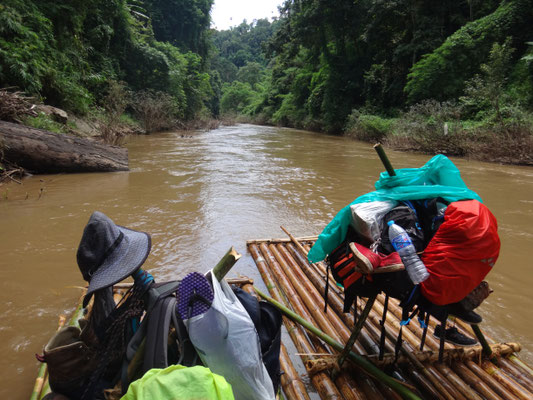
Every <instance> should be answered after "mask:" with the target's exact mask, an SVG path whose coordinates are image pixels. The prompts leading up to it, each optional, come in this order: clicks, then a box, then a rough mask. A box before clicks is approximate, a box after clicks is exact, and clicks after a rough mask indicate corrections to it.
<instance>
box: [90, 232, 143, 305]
mask: <svg viewBox="0 0 533 400" xmlns="http://www.w3.org/2000/svg"><path fill="white" fill-rule="evenodd" d="M117 227H118V229H119V230H120V231H121V232H122V233H123V234H124V238H123V239H122V241H121V242H120V244H119V245H118V246H117V247H116V248H115V250H113V252H112V253H111V254H110V255H109V256H108V257H107V258H106V259H105V261H104V262H103V263H102V265H101V266H100V267H99V268H98V269H97V270H96V272H95V273H94V275H93V276H92V277H91V280H90V282H89V287H88V288H87V294H86V295H85V298H84V299H83V307H86V306H87V304H88V303H89V300H90V299H91V296H92V294H93V293H94V292H95V291H97V290H100V289H103V288H106V287H109V286H111V285H114V284H115V283H118V282H120V281H122V280H124V279H126V278H127V277H128V276H130V275H132V274H133V273H134V272H135V271H137V270H138V269H139V268H140V267H141V265H143V264H144V262H145V261H146V258H148V254H150V249H151V247H152V241H151V239H150V235H149V234H148V233H146V232H139V231H134V230H131V229H128V228H125V227H123V226H119V225H117Z"/></svg>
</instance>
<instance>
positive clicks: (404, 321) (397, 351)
mask: <svg viewBox="0 0 533 400" xmlns="http://www.w3.org/2000/svg"><path fill="white" fill-rule="evenodd" d="M409 311H410V309H409V308H408V307H404V308H403V310H402V320H401V321H400V332H398V339H396V346H394V364H396V362H397V361H398V356H399V355H400V350H401V348H402V343H403V340H402V330H403V327H404V325H409V321H411V318H413V317H414V316H415V315H416V314H417V313H418V307H417V308H415V309H414V310H413V312H412V313H411V314H409Z"/></svg>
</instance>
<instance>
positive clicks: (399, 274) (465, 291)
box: [308, 155, 500, 357]
mask: <svg viewBox="0 0 533 400" xmlns="http://www.w3.org/2000/svg"><path fill="white" fill-rule="evenodd" d="M395 172H396V175H395V176H389V175H388V173H383V174H382V175H381V177H380V180H379V181H377V182H376V191H374V192H371V193H367V194H365V195H363V196H361V197H359V198H357V199H356V200H355V201H354V202H352V203H351V204H350V205H348V206H346V207H345V208H344V209H342V210H341V211H340V212H339V213H338V214H337V216H336V217H335V218H334V219H333V220H332V221H331V222H330V224H329V225H328V226H327V227H326V228H325V229H324V231H323V232H322V234H321V235H320V236H319V238H318V240H317V242H316V243H315V245H314V246H313V248H312V249H311V251H310V252H309V255H308V258H309V261H310V262H318V261H321V260H323V259H324V258H326V256H327V258H326V260H327V265H328V267H329V268H331V271H332V274H333V277H334V278H335V280H336V281H337V283H338V284H340V285H341V286H343V287H344V293H345V303H344V312H348V311H349V310H350V309H351V307H352V305H353V303H354V301H357V297H358V296H362V297H371V296H374V295H376V294H378V293H380V292H383V293H384V294H385V305H386V304H388V298H389V297H393V298H396V299H399V300H400V306H401V307H402V309H403V316H402V323H401V326H404V325H406V324H408V323H409V321H410V320H411V318H414V317H415V316H416V315H418V319H419V321H420V324H421V326H422V327H423V328H424V329H425V330H427V327H428V321H429V316H430V315H432V316H434V317H435V318H437V319H438V320H439V321H440V322H441V325H440V326H437V328H436V329H435V332H434V334H435V336H437V337H439V338H441V357H442V348H443V347H444V340H448V341H450V342H452V343H454V344H456V345H471V344H475V343H476V340H475V339H472V338H469V337H467V336H465V335H462V334H460V333H459V331H458V330H457V329H456V328H455V327H451V328H448V329H446V328H445V326H446V320H447V319H448V317H449V316H455V317H457V318H460V319H462V320H464V321H466V322H467V323H469V324H478V323H480V322H481V321H482V318H481V316H480V315H479V314H477V313H475V312H474V309H475V308H476V307H478V306H479V305H480V304H481V302H482V301H483V300H484V299H485V298H486V297H487V296H488V295H489V293H490V292H491V290H490V288H489V286H488V284H487V282H485V281H483V279H484V278H485V276H486V275H487V273H488V272H489V271H490V270H491V269H492V267H493V265H494V263H495V262H496V260H497V258H498V255H499V250H500V240H499V237H498V233H497V222H496V218H495V217H494V216H493V215H492V213H491V212H490V211H489V209H488V208H487V207H486V206H485V205H483V204H482V202H481V198H480V197H479V196H478V195H477V194H476V193H475V192H473V191H471V190H469V189H468V188H467V187H466V185H465V184H464V182H463V181H462V179H461V177H460V173H459V170H458V169H457V168H456V167H455V165H453V163H452V162H451V161H450V160H449V159H448V158H446V157H445V156H442V155H438V156H435V157H433V158H432V159H431V160H430V161H429V162H428V163H427V164H426V165H424V166H423V167H421V168H405V169H400V170H396V171H395ZM393 226H399V228H397V229H399V231H401V232H404V231H405V233H406V234H407V237H404V239H403V241H400V242H399V245H398V244H395V243H391V238H392V237H393V236H394V234H393V233H392V232H389V231H390V230H391V229H392V227H393ZM395 229H396V228H395ZM405 242H407V243H405ZM410 244H412V246H413V247H414V250H413V251H412V254H409V260H407V257H408V256H407V254H406V252H405V251H404V247H406V246H407V245H410ZM398 246H399V247H398ZM414 259H416V260H417V261H416V263H418V264H417V268H422V273H421V278H419V279H415V278H414V275H413V274H414V273H413V270H410V267H411V266H412V264H413V262H414V261H413V260H414ZM403 264H405V267H406V268H403ZM380 269H381V270H380ZM382 271H387V272H386V273H380V272H382ZM418 272H420V271H418ZM419 275H420V274H419ZM356 309H357V308H356ZM386 313H387V307H386V306H385V308H384V315H383V318H382V321H384V320H385V318H386ZM442 332H444V334H442ZM399 335H400V336H399V338H398V341H397V346H396V352H398V350H399V346H401V329H400V334H399ZM423 338H425V333H424V335H423ZM381 342H382V343H383V340H382V341H381ZM421 348H423V343H422V344H421ZM382 351H383V349H382V350H381V354H382Z"/></svg>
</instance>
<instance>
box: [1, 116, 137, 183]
mask: <svg viewBox="0 0 533 400" xmlns="http://www.w3.org/2000/svg"><path fill="white" fill-rule="evenodd" d="M0 151H1V153H3V159H4V160H5V161H8V162H10V163H13V164H16V165H18V166H19V167H22V168H24V169H26V170H28V171H30V172H32V173H60V172H112V171H128V169H129V168H128V150H127V149H125V148H122V147H118V146H109V145H105V144H103V143H98V142H94V141H92V140H89V139H84V138H78V137H74V136H68V135H61V134H57V133H53V132H48V131H45V130H43V129H36V128H32V127H29V126H24V125H18V124H14V123H10V122H5V121H0Z"/></svg>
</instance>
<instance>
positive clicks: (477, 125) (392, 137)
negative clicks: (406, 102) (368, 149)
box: [344, 102, 533, 165]
mask: <svg viewBox="0 0 533 400" xmlns="http://www.w3.org/2000/svg"><path fill="white" fill-rule="evenodd" d="M514 111H515V112H514V114H512V115H507V116H505V117H503V116H502V117H500V118H494V119H488V118H487V119H483V120H472V119H467V118H462V115H461V112H460V110H459V109H458V108H457V107H454V106H451V105H447V104H442V103H437V102H430V103H425V104H420V105H417V106H415V107H412V108H411V109H410V110H409V111H407V112H403V113H400V114H399V115H398V116H396V117H384V116H381V115H376V114H372V113H364V112H359V111H355V112H352V114H351V115H350V117H349V120H348V122H347V124H346V129H345V132H344V135H346V136H348V137H352V138H354V139H357V140H362V141H366V142H371V143H375V142H381V143H383V144H384V145H386V146H387V147H389V148H392V149H395V150H400V151H409V152H418V153H423V154H430V155H434V154H445V155H448V156H457V157H464V158H467V159H473V160H478V161H487V162H494V163H501V164H512V165H533V115H531V114H529V113H526V112H523V111H522V112H516V110H514Z"/></svg>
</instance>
